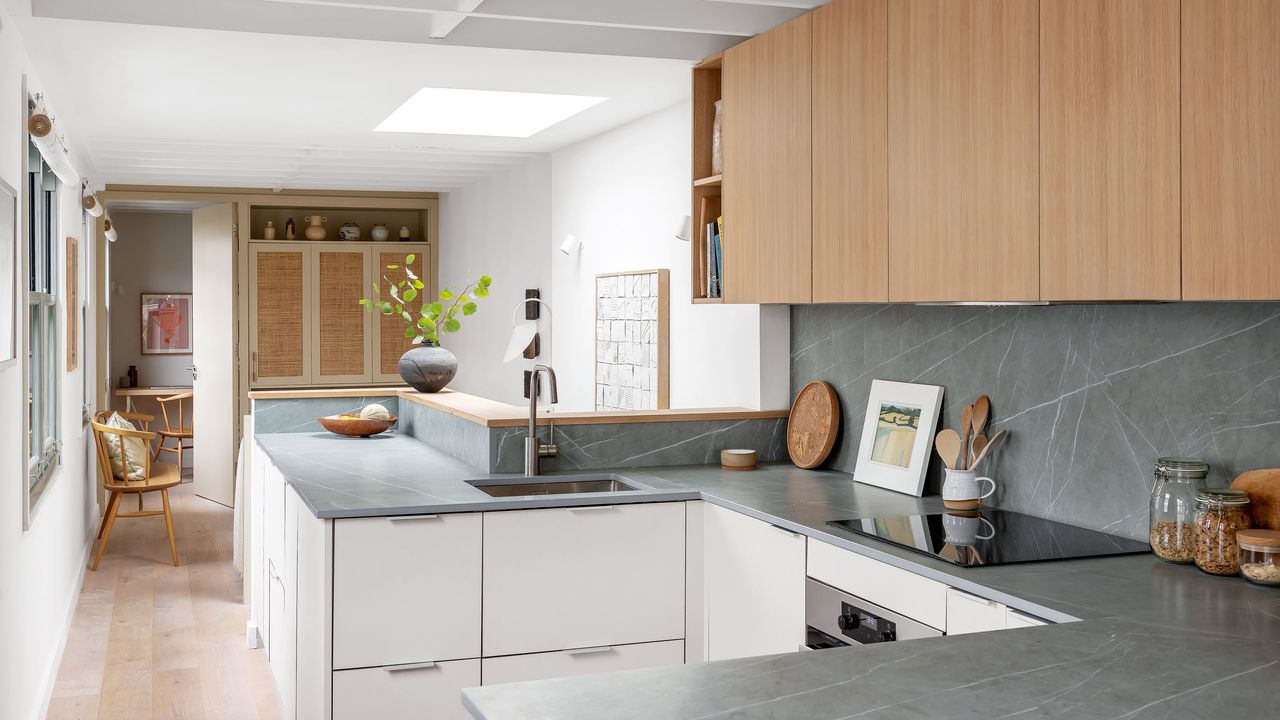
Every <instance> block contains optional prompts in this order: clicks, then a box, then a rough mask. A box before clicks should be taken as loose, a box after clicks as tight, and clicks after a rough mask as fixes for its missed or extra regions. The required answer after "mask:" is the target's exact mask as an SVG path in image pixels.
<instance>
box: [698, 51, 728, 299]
mask: <svg viewBox="0 0 1280 720" xmlns="http://www.w3.org/2000/svg"><path fill="white" fill-rule="evenodd" d="M723 66H724V58H723V56H722V55H712V56H711V57H709V58H707V59H706V60H703V61H702V62H700V63H698V64H697V65H695V66H694V68H693V168H692V177H691V183H692V184H691V190H692V193H693V195H692V200H693V202H692V210H691V212H690V217H691V218H692V221H691V223H690V226H691V227H690V238H689V240H690V242H689V247H690V262H689V268H690V272H691V273H692V278H691V280H692V282H691V283H690V287H691V288H692V289H693V302H694V303H722V302H724V287H723V283H722V282H721V279H722V278H723V272H722V268H723V266H724V244H723V241H722V236H723V232H724V218H723V217H722V215H721V205H720V189H721V185H722V183H723V178H722V175H721V169H720V168H719V167H716V163H714V162H713V160H712V156H713V153H714V152H715V150H714V145H715V142H714V140H713V138H714V135H715V132H716V103H717V102H719V101H720V97H721V95H720V71H721V69H722V68H723Z"/></svg>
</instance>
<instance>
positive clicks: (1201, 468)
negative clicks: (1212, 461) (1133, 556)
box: [1150, 457, 1209, 563]
mask: <svg viewBox="0 0 1280 720" xmlns="http://www.w3.org/2000/svg"><path fill="white" fill-rule="evenodd" d="M1208 476H1209V466H1208V465H1207V464H1206V463H1205V462H1204V461H1203V460H1196V459H1194V458H1167V457H1162V458H1160V459H1159V460H1156V470H1155V484H1153V485H1152V486H1151V517H1150V520H1151V549H1152V550H1153V551H1154V552H1155V554H1156V557H1158V558H1160V559H1161V560H1165V561H1168V562H1171V563H1191V562H1194V561H1195V558H1196V554H1195V500H1196V492H1197V491H1199V490H1200V486H1201V485H1203V484H1204V480H1205V478H1206V477H1208Z"/></svg>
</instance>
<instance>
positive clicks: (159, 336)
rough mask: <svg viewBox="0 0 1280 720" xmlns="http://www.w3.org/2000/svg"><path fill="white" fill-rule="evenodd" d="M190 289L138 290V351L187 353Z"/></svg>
mask: <svg viewBox="0 0 1280 720" xmlns="http://www.w3.org/2000/svg"><path fill="white" fill-rule="evenodd" d="M191 340H192V334H191V293H142V354H143V355H190V354H191Z"/></svg>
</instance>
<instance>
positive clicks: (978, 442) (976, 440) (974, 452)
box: [969, 435, 987, 468]
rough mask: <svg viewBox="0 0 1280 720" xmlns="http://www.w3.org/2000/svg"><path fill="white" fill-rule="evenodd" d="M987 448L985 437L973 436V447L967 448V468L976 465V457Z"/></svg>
mask: <svg viewBox="0 0 1280 720" xmlns="http://www.w3.org/2000/svg"><path fill="white" fill-rule="evenodd" d="M986 446H987V436H986V435H975V436H973V445H971V446H969V467H970V468H972V467H974V466H975V465H977V464H978V463H977V460H978V455H980V454H981V453H982V449H983V448H985V447H986Z"/></svg>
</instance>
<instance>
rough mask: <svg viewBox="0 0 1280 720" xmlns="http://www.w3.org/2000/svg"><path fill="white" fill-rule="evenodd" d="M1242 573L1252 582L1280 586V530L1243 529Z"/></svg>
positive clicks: (1241, 535) (1241, 532) (1241, 549)
mask: <svg viewBox="0 0 1280 720" xmlns="http://www.w3.org/2000/svg"><path fill="white" fill-rule="evenodd" d="M1236 542H1238V543H1239V545H1240V574H1241V575H1243V576H1244V577H1245V579H1246V580H1248V581H1249V582H1251V583H1255V584H1258V585H1270V586H1272V587H1280V530H1241V531H1240V532H1239V533H1237V534H1236Z"/></svg>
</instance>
